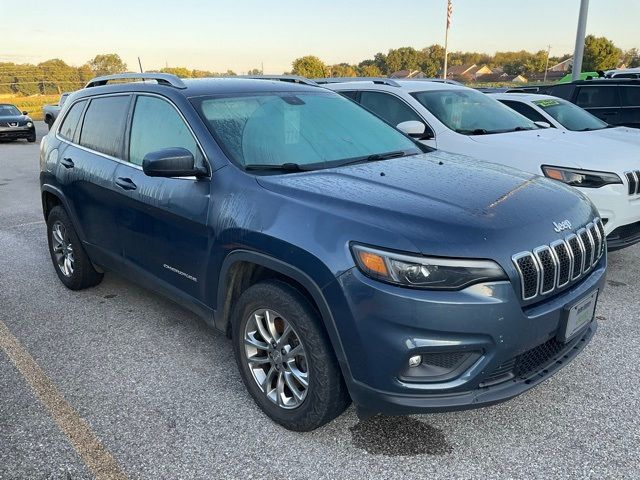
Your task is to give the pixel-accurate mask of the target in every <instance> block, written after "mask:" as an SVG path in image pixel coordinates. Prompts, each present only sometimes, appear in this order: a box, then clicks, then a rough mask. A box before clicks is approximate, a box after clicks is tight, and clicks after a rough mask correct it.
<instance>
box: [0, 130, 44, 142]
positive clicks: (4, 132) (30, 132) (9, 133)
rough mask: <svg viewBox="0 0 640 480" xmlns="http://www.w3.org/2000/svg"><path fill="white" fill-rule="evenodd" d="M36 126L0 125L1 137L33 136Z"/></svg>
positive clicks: (12, 138)
mask: <svg viewBox="0 0 640 480" xmlns="http://www.w3.org/2000/svg"><path fill="white" fill-rule="evenodd" d="M35 135H36V129H35V127H0V139H11V140H14V139H18V138H33V137H35Z"/></svg>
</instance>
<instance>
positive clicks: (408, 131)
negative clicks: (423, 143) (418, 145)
mask: <svg viewBox="0 0 640 480" xmlns="http://www.w3.org/2000/svg"><path fill="white" fill-rule="evenodd" d="M396 128H397V129H398V130H400V131H401V132H402V133H404V134H405V135H408V136H410V137H411V138H415V139H416V140H429V139H431V138H433V135H431V132H427V131H426V130H427V126H426V125H425V124H424V123H422V122H419V121H417V120H408V121H406V122H401V123H399V124H398V125H396Z"/></svg>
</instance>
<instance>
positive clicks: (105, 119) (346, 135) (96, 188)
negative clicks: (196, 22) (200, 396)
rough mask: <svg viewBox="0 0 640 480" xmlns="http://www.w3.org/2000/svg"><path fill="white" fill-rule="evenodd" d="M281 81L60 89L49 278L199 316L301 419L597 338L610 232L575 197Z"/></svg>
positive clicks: (293, 418) (461, 388) (494, 377)
mask: <svg viewBox="0 0 640 480" xmlns="http://www.w3.org/2000/svg"><path fill="white" fill-rule="evenodd" d="M139 77H141V78H142V79H143V80H145V81H143V82H139V81H138V82H135V81H132V80H134V79H136V78H139ZM281 80H283V79H279V80H275V79H272V80H269V79H247V78H237V79H201V80H180V79H178V78H177V77H174V76H172V75H163V74H138V75H134V74H122V75H117V76H109V77H100V78H97V79H94V80H93V81H91V82H90V83H89V84H88V85H87V87H86V88H84V89H82V90H81V91H79V92H77V93H75V94H74V95H73V96H72V97H70V99H69V100H68V101H67V103H66V104H65V106H64V109H63V111H62V112H61V115H60V116H59V118H58V120H56V123H55V124H54V126H53V128H52V130H51V132H50V133H49V134H48V135H47V136H46V137H45V139H44V140H43V142H42V145H41V156H40V161H41V177H40V178H41V186H42V206H43V210H44V216H45V218H46V221H47V233H48V242H49V249H50V253H51V258H52V260H53V265H54V267H55V270H56V272H57V275H58V277H59V278H60V280H61V281H62V283H64V284H65V285H66V286H67V287H68V288H70V289H74V290H75V289H82V288H86V287H90V286H93V285H96V284H97V283H99V282H100V280H101V279H102V275H103V272H104V271H105V270H112V271H115V272H118V273H119V274H121V275H125V276H126V277H127V278H130V279H132V280H135V281H136V282H137V283H139V284H142V285H145V286H147V287H148V288H149V289H152V290H155V291H157V292H160V293H162V294H163V295H166V296H168V297H170V298H171V299H173V300H174V301H176V302H179V303H180V304H182V305H184V306H185V307H187V308H189V309H191V310H193V311H194V312H196V313H198V314H199V315H201V316H202V317H203V318H204V319H205V320H206V321H207V322H208V323H209V324H211V325H212V326H214V327H215V328H217V329H219V330H220V331H222V332H224V333H226V334H227V335H228V336H229V337H230V338H231V340H232V342H233V346H234V352H235V357H236V360H237V364H238V368H239V370H240V372H241V376H242V379H243V381H244V383H245V385H246V387H247V389H248V391H249V393H250V394H251V396H252V397H253V398H254V400H255V401H256V403H257V404H258V405H259V407H260V408H261V409H262V410H263V411H264V412H265V413H266V414H267V415H268V416H269V417H271V418H272V419H273V420H274V421H276V422H278V423H280V424H281V425H283V426H285V427H286V428H289V429H293V430H301V431H305V430H311V429H314V428H316V427H318V426H320V425H323V424H324V423H326V422H328V421H330V420H331V419H333V418H335V417H336V416H337V415H339V414H340V413H341V412H342V411H343V410H344V409H345V408H346V407H347V405H348V404H349V403H350V402H351V401H353V402H354V403H355V404H356V408H357V412H358V414H359V415H361V416H363V417H366V416H369V415H372V414H375V413H385V414H405V413H420V412H428V411H440V410H451V409H463V408H473V407H479V406H484V405H490V404H493V403H496V402H499V401H502V400H506V399H508V398H511V397H514V396H515V395H518V394H520V393H522V392H524V391H526V390H527V389H530V388H532V387H533V386H534V385H536V384H538V383H539V382H541V381H543V380H544V379H546V378H548V377H549V376H550V375H552V374H553V373H554V372H556V371H557V370H558V369H559V368H561V367H562V366H564V365H566V364H567V363H568V362H570V361H571V360H572V359H573V358H574V357H575V356H576V355H577V354H578V353H579V352H580V351H581V350H582V348H583V347H584V346H585V345H586V344H587V343H588V342H589V340H590V339H591V337H592V336H593V334H594V332H595V329H596V321H595V320H594V309H595V306H596V301H597V298H598V293H599V292H600V291H601V290H602V287H603V285H604V278H605V269H606V253H605V252H606V248H605V247H606V245H605V238H604V231H603V228H602V223H601V221H600V220H599V218H598V212H597V211H596V210H595V208H594V207H593V205H592V204H591V203H589V201H588V200H587V199H585V197H583V196H582V195H581V194H580V193H578V192H577V191H576V190H573V189H572V188H570V187H567V186H564V185H561V184H559V183H557V182H553V181H551V180H547V179H545V178H542V177H539V176H535V175H531V174H528V173H523V172H519V171H516V170H512V169H509V168H507V167H504V166H499V165H491V164H487V163H476V162H475V161H474V160H473V159H470V158H467V157H460V156H456V155H451V154H446V153H443V152H438V151H435V150H432V149H430V148H428V147H424V146H421V145H420V144H419V143H417V142H416V141H414V140H413V139H411V138H409V137H407V136H405V135H403V134H402V133H400V132H399V131H398V130H396V129H395V128H393V127H391V126H389V125H388V124H386V123H385V122H383V121H382V120H381V119H379V118H378V117H376V116H374V115H373V114H371V113H369V112H368V111H366V110H364V109H363V108H361V107H360V106H358V105H357V104H355V103H354V102H352V101H350V100H348V99H346V98H343V97H341V96H340V95H339V94H337V93H334V92H331V91H328V90H325V89H323V88H321V87H318V86H317V85H313V84H312V83H311V82H305V81H301V80H299V79H298V81H296V82H290V81H281ZM288 80H290V79H288ZM218 393H219V392H218ZM212 394H215V392H212Z"/></svg>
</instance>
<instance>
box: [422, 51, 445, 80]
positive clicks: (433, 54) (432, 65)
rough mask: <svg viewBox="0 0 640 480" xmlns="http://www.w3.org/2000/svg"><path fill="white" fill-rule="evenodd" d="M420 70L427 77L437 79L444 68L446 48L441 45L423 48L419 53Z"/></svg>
mask: <svg viewBox="0 0 640 480" xmlns="http://www.w3.org/2000/svg"><path fill="white" fill-rule="evenodd" d="M418 59H419V64H418V68H419V69H420V70H421V71H422V72H423V73H424V74H425V75H426V76H427V77H437V76H438V74H439V73H440V71H441V70H442V69H443V68H444V47H442V46H440V45H431V46H429V47H427V48H423V49H422V50H420V52H419V56H418Z"/></svg>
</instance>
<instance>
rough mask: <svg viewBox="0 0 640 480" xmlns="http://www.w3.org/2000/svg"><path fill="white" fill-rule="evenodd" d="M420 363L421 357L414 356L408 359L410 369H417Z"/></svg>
mask: <svg viewBox="0 0 640 480" xmlns="http://www.w3.org/2000/svg"><path fill="white" fill-rule="evenodd" d="M421 363H422V355H414V356H412V357H409V366H410V367H417V366H418V365H420V364H421Z"/></svg>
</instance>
